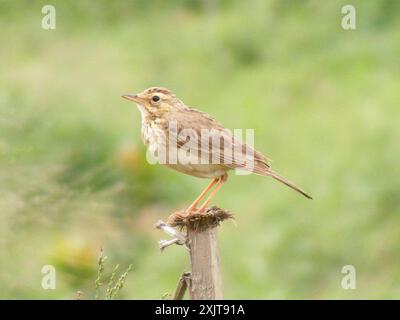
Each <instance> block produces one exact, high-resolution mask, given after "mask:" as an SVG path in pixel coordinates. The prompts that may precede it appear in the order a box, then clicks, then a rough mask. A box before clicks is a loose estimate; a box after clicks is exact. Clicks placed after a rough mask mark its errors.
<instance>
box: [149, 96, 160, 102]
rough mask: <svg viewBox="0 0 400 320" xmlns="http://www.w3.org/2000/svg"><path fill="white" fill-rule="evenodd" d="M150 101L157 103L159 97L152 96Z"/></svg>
mask: <svg viewBox="0 0 400 320" xmlns="http://www.w3.org/2000/svg"><path fill="white" fill-rule="evenodd" d="M151 100H153V101H154V102H157V101H159V100H160V97H159V96H153V98H151Z"/></svg>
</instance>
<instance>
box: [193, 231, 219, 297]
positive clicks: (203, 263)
mask: <svg viewBox="0 0 400 320" xmlns="http://www.w3.org/2000/svg"><path fill="white" fill-rule="evenodd" d="M188 240H189V249H190V268H191V272H190V286H189V293H190V298H191V299H192V300H215V299H223V293H222V275H221V266H220V257H219V248H218V240H217V227H215V226H210V227H207V228H205V229H203V230H195V229H191V228H188Z"/></svg>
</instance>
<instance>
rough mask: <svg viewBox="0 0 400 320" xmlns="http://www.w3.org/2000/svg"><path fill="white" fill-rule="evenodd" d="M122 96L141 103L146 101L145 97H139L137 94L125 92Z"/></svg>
mask: <svg viewBox="0 0 400 320" xmlns="http://www.w3.org/2000/svg"><path fill="white" fill-rule="evenodd" d="M122 98H125V99H128V100H132V101H135V102H136V103H140V104H143V102H144V99H143V98H141V97H139V96H138V95H137V94H124V95H122Z"/></svg>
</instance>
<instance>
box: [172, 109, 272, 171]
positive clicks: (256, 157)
mask: <svg viewBox="0 0 400 320" xmlns="http://www.w3.org/2000/svg"><path fill="white" fill-rule="evenodd" d="M179 112H180V113H181V114H178V115H174V116H173V119H182V120H181V121H177V132H176V135H177V137H174V138H177V145H178V148H184V149H185V150H187V151H190V152H193V153H195V154H197V155H198V157H199V159H202V160H203V161H209V162H208V163H218V164H221V165H224V166H226V167H228V168H230V169H235V168H242V169H244V170H249V171H252V172H255V173H257V172H258V171H262V172H265V171H266V170H268V168H269V167H270V164H269V160H268V159H267V158H266V157H265V156H264V155H263V154H261V153H260V152H258V151H256V150H255V149H253V148H252V147H250V146H249V145H247V144H245V143H243V142H242V141H241V139H239V138H238V137H236V136H234V135H232V134H231V133H230V132H229V130H227V129H225V128H224V127H223V126H222V125H221V124H220V123H218V122H217V121H216V120H215V119H213V118H212V117H211V116H210V115H208V114H206V113H203V112H201V111H199V110H197V109H194V108H189V107H186V108H185V109H184V110H183V111H179ZM192 133H193V134H194V135H195V137H194V136H192V135H191V134H192Z"/></svg>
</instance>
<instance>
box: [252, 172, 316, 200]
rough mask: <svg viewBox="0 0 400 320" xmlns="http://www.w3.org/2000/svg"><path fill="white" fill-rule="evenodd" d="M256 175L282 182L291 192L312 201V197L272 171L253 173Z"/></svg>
mask: <svg viewBox="0 0 400 320" xmlns="http://www.w3.org/2000/svg"><path fill="white" fill-rule="evenodd" d="M254 172H255V173H257V174H260V175H263V176H271V177H272V178H274V179H275V180H278V181H279V182H282V183H283V184H286V185H287V186H288V187H290V188H292V189H293V190H296V191H297V192H299V193H301V194H302V195H303V196H305V197H306V198H308V199H312V197H311V196H310V195H309V194H308V193H307V192H305V191H304V190H302V189H300V188H299V187H297V186H296V185H295V184H294V183H293V182H290V181H289V180H287V179H286V178H284V177H282V176H281V175H279V174H277V173H276V172H274V171H272V170H271V169H268V170H263V171H262V172H260V170H256V171H254Z"/></svg>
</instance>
